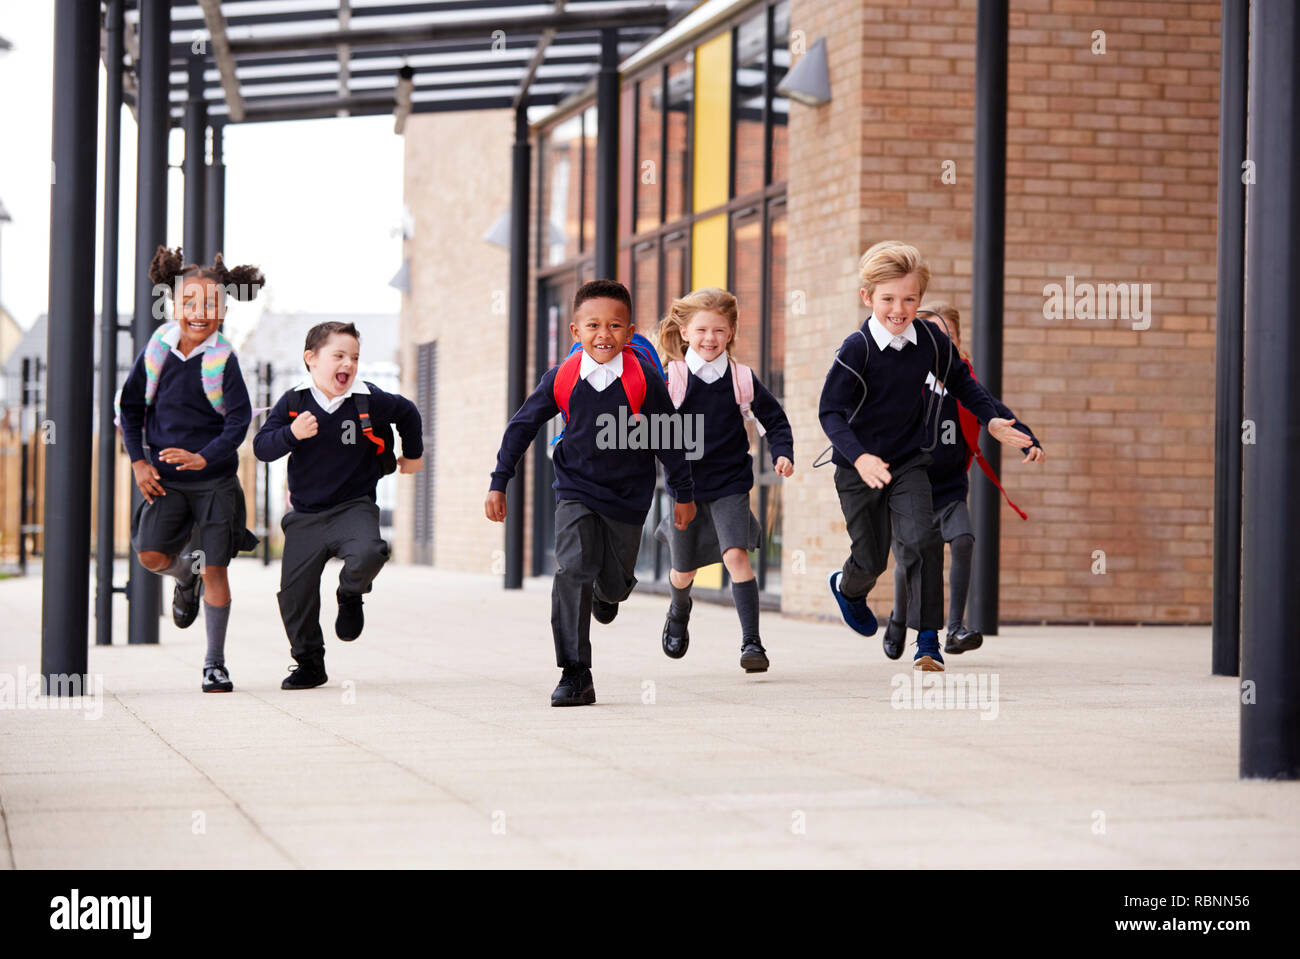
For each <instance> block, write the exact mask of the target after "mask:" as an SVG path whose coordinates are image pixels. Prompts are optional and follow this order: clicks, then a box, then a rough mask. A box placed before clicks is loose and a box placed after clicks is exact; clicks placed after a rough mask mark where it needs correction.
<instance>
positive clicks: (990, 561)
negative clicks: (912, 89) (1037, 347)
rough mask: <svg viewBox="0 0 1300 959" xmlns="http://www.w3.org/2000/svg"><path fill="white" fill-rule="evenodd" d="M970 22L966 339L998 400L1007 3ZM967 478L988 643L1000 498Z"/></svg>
mask: <svg viewBox="0 0 1300 959" xmlns="http://www.w3.org/2000/svg"><path fill="white" fill-rule="evenodd" d="M975 16H976V20H975V184H974V190H975V197H974V216H973V226H972V233H973V237H974V251H973V254H972V258H971V313H972V316H971V324H970V326H971V339H972V340H973V341H974V350H973V355H974V358H975V372H976V373H977V374H978V375H979V378H980V381H981V382H982V383H983V384H984V385H985V386H986V387H988V390H989V392H990V393H992V394H993V395H994V396H1000V395H1001V394H1002V273H1003V264H1004V254H1005V249H1004V248H1005V241H1006V206H1007V0H979V7H978V10H977V12H976V15H975ZM980 448H981V449H982V450H983V451H984V456H985V458H986V459H987V460H988V461H989V464H990V465H991V466H992V467H993V469H994V470H997V469H998V468H999V467H1000V466H1001V463H1002V453H1001V448H1000V447H999V445H998V443H997V441H996V440H994V439H993V438H992V437H990V436H989V433H988V430H987V429H982V430H980ZM976 472H977V475H975V476H973V477H972V478H971V521H972V524H973V525H974V527H975V557H974V562H973V563H972V564H971V590H970V611H969V612H968V613H967V619H966V621H967V622H968V623H969V624H970V625H971V627H972V628H973V629H976V630H979V631H980V632H981V633H984V634H985V635H986V636H995V635H997V631H998V562H999V553H1000V550H999V545H1000V544H999V542H998V537H999V536H1000V534H1001V513H1000V511H1001V508H1002V499H1001V496H1000V495H999V493H998V491H997V487H995V486H994V485H993V484H992V483H990V482H989V481H988V479H987V478H986V477H985V476H984V475H983V474H982V473H979V472H978V471H976Z"/></svg>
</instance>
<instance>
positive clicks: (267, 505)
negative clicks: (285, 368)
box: [259, 362, 274, 566]
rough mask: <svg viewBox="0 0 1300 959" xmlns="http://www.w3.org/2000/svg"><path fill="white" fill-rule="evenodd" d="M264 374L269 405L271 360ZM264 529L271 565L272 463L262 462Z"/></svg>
mask: <svg viewBox="0 0 1300 959" xmlns="http://www.w3.org/2000/svg"><path fill="white" fill-rule="evenodd" d="M261 373H262V375H261V376H260V377H259V379H260V380H261V381H262V405H263V406H266V407H269V406H270V405H271V404H272V402H273V401H272V399H271V397H272V395H273V394H272V393H271V385H272V384H271V380H272V377H273V375H274V373H273V370H272V369H271V364H270V363H269V362H267V363H265V364H263V366H262V370H261ZM268 415H269V414H268ZM262 529H264V530H265V531H266V534H265V535H264V536H263V537H262V565H263V566H270V565H271V464H270V463H263V464H262Z"/></svg>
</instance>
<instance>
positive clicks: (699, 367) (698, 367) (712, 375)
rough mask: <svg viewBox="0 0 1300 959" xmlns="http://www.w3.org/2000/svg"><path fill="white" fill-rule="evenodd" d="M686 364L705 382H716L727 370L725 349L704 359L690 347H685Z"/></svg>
mask: <svg viewBox="0 0 1300 959" xmlns="http://www.w3.org/2000/svg"><path fill="white" fill-rule="evenodd" d="M686 366H687V368H688V369H690V371H691V372H692V373H694V374H695V375H696V376H698V377H699V378H700V379H701V380H703V381H704V382H705V383H716V382H718V380H720V379H722V377H723V375H724V374H725V373H726V372H727V366H728V363H727V351H726V350H723V351H722V352H721V353H719V354H718V355H717V356H715V357H714V358H713V359H711V360H706V359H705V358H704V357H702V356H700V354H698V353H696V352H695V350H694V349H693V348H692V347H689V346H688V347H687V348H686Z"/></svg>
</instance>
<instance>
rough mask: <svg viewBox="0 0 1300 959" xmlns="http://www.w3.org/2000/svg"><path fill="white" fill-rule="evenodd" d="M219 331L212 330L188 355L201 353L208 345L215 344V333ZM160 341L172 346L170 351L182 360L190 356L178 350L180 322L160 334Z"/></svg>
mask: <svg viewBox="0 0 1300 959" xmlns="http://www.w3.org/2000/svg"><path fill="white" fill-rule="evenodd" d="M220 332H221V331H220V330H213V331H212V334H211V335H210V336H209V337H208V338H207V339H206V340H204V341H203V342H202V343H200V344H199V345H198V346H196V347H194V349H193V350H192V351H191V352H190V356H193V355H194V354H195V353H203V352H205V351H206V350H207V348H208V347H210V346H216V345H217V334H218V333H220ZM162 341H163V342H164V343H166V344H167V345H168V346H170V347H171V348H172V353H174V354H175V355H176V356H178V357H180V358H181V359H182V360H188V359H189V358H190V356H186V355H185V354H184V353H182V352H181V351H180V345H181V328H180V324H177V325H175V326H173V327H172V328H171V329H170V330H168V331H167V332H165V333H164V334H163V335H162Z"/></svg>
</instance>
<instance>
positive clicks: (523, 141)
mask: <svg viewBox="0 0 1300 959" xmlns="http://www.w3.org/2000/svg"><path fill="white" fill-rule="evenodd" d="M530 162H531V151H530V149H529V146H528V110H527V108H526V107H525V106H524V105H523V104H520V105H519V107H518V108H517V109H516V110H515V143H514V147H513V148H512V150H511V154H510V328H509V331H508V333H507V339H508V341H509V343H510V348H509V356H508V358H507V361H506V362H507V366H506V407H507V408H506V416H508V417H509V416H514V414H515V411H516V410H517V409H519V407H521V406H523V405H524V397H525V396H527V395H528V374H527V371H526V369H525V363H526V361H527V359H528V206H529V181H528V174H529V163H530ZM526 478H527V472H526V465H525V460H524V459H520V461H519V469H518V470H517V471H516V472H515V476H514V479H512V480H511V481H510V484H509V485H508V486H507V487H506V577H505V588H506V589H522V588H523V585H524V486H525V479H526Z"/></svg>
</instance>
